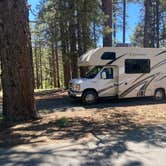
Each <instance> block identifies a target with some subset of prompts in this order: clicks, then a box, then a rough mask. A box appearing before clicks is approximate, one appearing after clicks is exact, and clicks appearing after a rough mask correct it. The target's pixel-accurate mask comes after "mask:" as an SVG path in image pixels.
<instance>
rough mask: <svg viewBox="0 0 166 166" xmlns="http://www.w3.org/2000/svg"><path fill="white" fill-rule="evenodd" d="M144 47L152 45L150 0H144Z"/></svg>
mask: <svg viewBox="0 0 166 166" xmlns="http://www.w3.org/2000/svg"><path fill="white" fill-rule="evenodd" d="M144 6H145V18H144V21H145V26H144V47H153V43H152V16H151V14H152V0H145V1H144Z"/></svg>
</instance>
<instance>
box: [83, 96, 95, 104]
mask: <svg viewBox="0 0 166 166" xmlns="http://www.w3.org/2000/svg"><path fill="white" fill-rule="evenodd" d="M85 101H86V102H87V103H92V102H94V101H95V96H94V95H93V94H88V95H86V97H85Z"/></svg>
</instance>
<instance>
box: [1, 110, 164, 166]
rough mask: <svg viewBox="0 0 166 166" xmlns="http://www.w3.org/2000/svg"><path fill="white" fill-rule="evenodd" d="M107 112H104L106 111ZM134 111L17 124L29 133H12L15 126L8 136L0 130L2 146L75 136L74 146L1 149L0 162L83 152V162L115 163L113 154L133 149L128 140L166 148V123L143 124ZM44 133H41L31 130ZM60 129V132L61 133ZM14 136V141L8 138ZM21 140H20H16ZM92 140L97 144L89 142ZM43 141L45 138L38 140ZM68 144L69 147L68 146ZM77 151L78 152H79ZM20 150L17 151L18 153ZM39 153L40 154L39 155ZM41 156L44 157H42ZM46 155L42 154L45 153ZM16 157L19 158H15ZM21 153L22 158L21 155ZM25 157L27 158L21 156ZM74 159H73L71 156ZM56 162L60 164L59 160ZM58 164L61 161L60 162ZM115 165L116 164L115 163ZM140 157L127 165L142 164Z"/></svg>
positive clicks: (39, 159)
mask: <svg viewBox="0 0 166 166" xmlns="http://www.w3.org/2000/svg"><path fill="white" fill-rule="evenodd" d="M103 116H104V115H103ZM133 118H134V114H133V113H125V112H124V113H118V112H114V113H113V114H111V115H110V116H109V117H105V119H104V120H103V121H93V120H92V119H86V118H84V119H82V118H75V119H72V118H71V119H69V123H68V125H67V126H66V127H59V126H58V123H57V121H49V122H48V123H44V124H42V123H39V122H38V121H36V122H34V123H33V124H32V125H28V126H22V127H19V128H16V129H15V130H14V131H15V133H20V132H19V131H21V132H23V133H25V132H26V133H27V134H23V135H21V134H12V132H13V131H11V129H10V128H9V129H6V131H7V130H9V131H8V136H7V138H6V137H5V135H3V133H1V134H0V140H1V141H0V147H3V146H4V145H6V148H7V147H8V146H10V147H11V146H15V145H19V144H28V143H30V142H31V141H32V140H34V142H33V141H32V142H31V144H33V143H36V141H35V140H38V139H36V137H42V136H45V137H48V138H49V139H50V140H68V139H71V140H72V143H73V146H71V147H69V148H68V149H65V150H64V147H59V148H52V149H51V150H47V149H43V150H39V151H38V152H26V151H18V152H17V151H13V150H8V151H6V152H5V153H4V152H3V153H2V151H0V153H1V155H0V165H5V164H9V163H12V164H13V165H20V164H22V165H28V164H30V165H36V164H40V163H43V162H44V161H43V160H45V162H48V164H49V160H47V159H46V158H49V156H50V155H54V161H56V158H57V157H58V158H61V159H62V158H64V159H65V158H69V157H70V158H77V155H78V154H79V155H80V156H81V159H82V163H81V164H80V165H82V166H89V165H90V166H91V165H94V166H98V165H99V166H100V165H101V166H102V165H111V164H112V160H111V159H112V158H113V157H115V154H116V158H118V156H120V155H121V154H124V153H125V152H127V151H129V149H128V146H127V142H134V143H146V145H147V146H155V147H160V148H165V145H164V143H166V134H165V132H166V126H164V125H163V126H162V125H141V124H139V123H136V122H134V121H133ZM38 132H39V133H40V134H39V135H36V134H34V135H33V134H32V135H30V133H38ZM57 133H59V134H58V135H57ZM88 134H90V135H91V140H88V141H83V142H80V145H81V148H79V147H75V146H74V145H75V143H77V142H78V140H79V139H81V138H86V137H87V135H88ZM10 137H11V139H12V141H11V140H10V141H11V142H6V144H4V142H5V141H7V140H8V139H9V138H10ZM15 140H17V141H15ZM89 142H91V143H92V144H93V146H91V145H90V146H89V145H88V144H89ZM38 143H39V144H40V143H42V141H41V142H40V141H39V142H38ZM66 148H67V147H66ZM75 152H77V153H78V154H77V155H76V154H75ZM16 154H17V155H16ZM35 156H36V157H35ZM38 156H40V157H38ZM41 156H42V157H43V158H42V157H41ZM15 157H16V158H15ZM19 157H20V159H19ZM21 158H23V160H21ZM71 161H72V159H71ZM55 165H56V164H55ZM57 165H58V164H57ZM112 165H113V164H112ZM141 165H142V163H141V162H139V161H129V162H128V163H126V166H141Z"/></svg>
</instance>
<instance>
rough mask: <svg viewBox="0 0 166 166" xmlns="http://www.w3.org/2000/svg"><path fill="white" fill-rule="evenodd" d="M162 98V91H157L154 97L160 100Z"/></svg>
mask: <svg viewBox="0 0 166 166" xmlns="http://www.w3.org/2000/svg"><path fill="white" fill-rule="evenodd" d="M162 98H163V92H162V91H157V92H156V99H157V100H161V99H162Z"/></svg>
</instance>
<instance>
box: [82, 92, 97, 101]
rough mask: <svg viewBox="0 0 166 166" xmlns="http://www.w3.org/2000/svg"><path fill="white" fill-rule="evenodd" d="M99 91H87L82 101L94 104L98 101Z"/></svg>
mask: <svg viewBox="0 0 166 166" xmlns="http://www.w3.org/2000/svg"><path fill="white" fill-rule="evenodd" d="M97 98H98V97H97V93H96V92H95V91H91V90H88V91H85V92H84V93H83V95H82V102H83V103H85V104H93V103H96V101H97Z"/></svg>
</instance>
